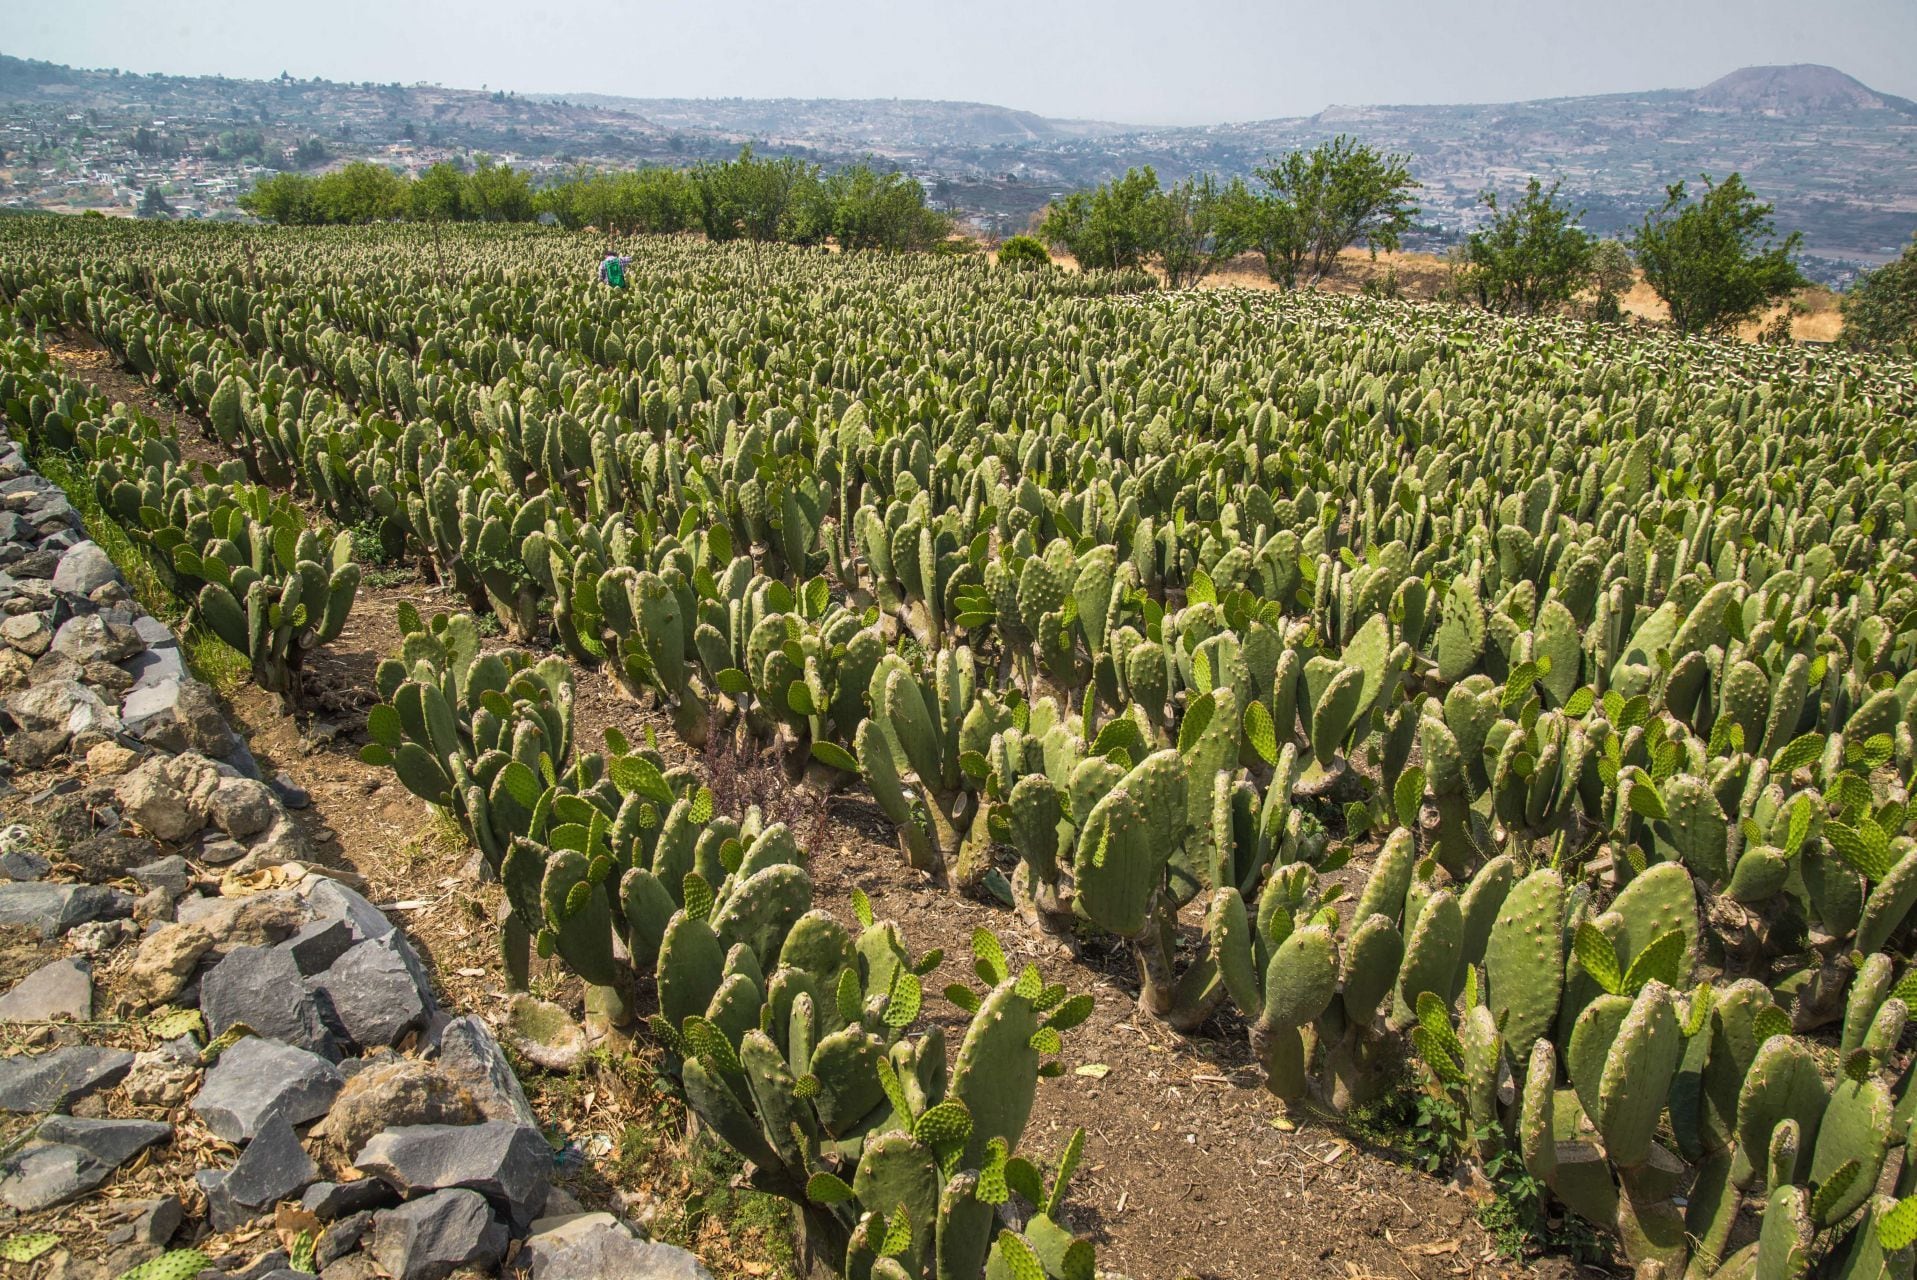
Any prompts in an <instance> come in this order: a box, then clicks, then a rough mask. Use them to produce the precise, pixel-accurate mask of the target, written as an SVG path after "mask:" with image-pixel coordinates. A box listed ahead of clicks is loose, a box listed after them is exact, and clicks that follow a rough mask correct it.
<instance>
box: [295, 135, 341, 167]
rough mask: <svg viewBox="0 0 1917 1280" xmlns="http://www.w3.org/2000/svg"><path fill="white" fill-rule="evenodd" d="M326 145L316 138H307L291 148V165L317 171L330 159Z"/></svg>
mask: <svg viewBox="0 0 1917 1280" xmlns="http://www.w3.org/2000/svg"><path fill="white" fill-rule="evenodd" d="M331 158H332V156H331V153H330V152H328V151H327V150H326V144H325V143H324V142H321V141H320V140H319V139H318V138H307V139H305V140H304V141H302V142H301V143H300V144H299V145H298V146H297V147H294V148H293V164H294V165H295V167H297V168H301V169H317V168H319V167H320V166H321V165H323V164H325V163H326V162H327V161H328V160H329V159H331Z"/></svg>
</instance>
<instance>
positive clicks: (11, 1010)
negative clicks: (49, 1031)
mask: <svg viewBox="0 0 1917 1280" xmlns="http://www.w3.org/2000/svg"><path fill="white" fill-rule="evenodd" d="M92 1016H93V968H92V966H91V965H89V964H87V962H86V961H84V960H81V959H79V958H77V957H74V956H67V957H65V958H63V959H60V960H53V961H50V962H48V963H46V964H43V965H41V966H40V967H39V968H38V969H35V970H34V971H33V972H32V973H30V974H28V975H27V976H26V977H24V978H22V979H20V981H19V982H17V983H15V984H14V987H13V990H11V991H9V992H7V994H6V995H4V996H0V1022H45V1021H48V1020H50V1019H53V1018H73V1019H76V1020H79V1021H85V1020H86V1019H88V1018H91V1017H92Z"/></svg>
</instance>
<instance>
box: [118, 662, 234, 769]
mask: <svg viewBox="0 0 1917 1280" xmlns="http://www.w3.org/2000/svg"><path fill="white" fill-rule="evenodd" d="M125 705H126V716H125V718H126V727H127V732H129V733H131V734H133V735H134V736H136V737H138V738H139V739H140V740H141V741H143V742H150V743H152V744H153V745H155V746H158V747H164V748H166V749H167V750H168V751H199V752H202V753H204V754H206V755H209V756H223V755H225V754H226V753H227V752H229V751H231V750H232V749H233V741H234V738H233V731H232V729H231V728H229V727H228V726H227V723H226V716H225V714H224V713H223V712H221V710H220V700H219V696H218V695H217V694H215V693H214V692H213V690H212V689H211V688H210V687H209V686H207V685H206V684H203V683H202V682H200V681H198V680H195V679H193V678H191V677H190V676H182V677H180V678H178V679H156V680H154V681H153V682H152V683H151V684H149V685H147V686H146V687H145V688H144V689H140V690H137V691H135V692H134V693H133V694H131V695H130V696H129V697H128V698H127V701H126V704H125ZM241 772H245V770H241Z"/></svg>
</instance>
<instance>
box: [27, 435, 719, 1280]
mask: <svg viewBox="0 0 1917 1280" xmlns="http://www.w3.org/2000/svg"><path fill="white" fill-rule="evenodd" d="M0 713H3V714H0V730H4V733H5V748H4V763H0V770H4V774H3V775H0V807H4V808H5V809H7V810H8V811H9V812H10V813H13V814H15V815H16V816H26V814H27V813H30V814H31V816H32V818H33V826H32V827H29V826H26V825H22V824H18V823H16V824H14V825H0V925H13V926H24V927H26V928H28V929H31V930H33V931H37V933H38V935H39V936H40V937H41V938H42V939H43V940H44V941H45V945H46V947H47V949H48V952H49V953H50V954H51V953H55V952H59V954H55V955H54V958H51V959H49V960H48V961H47V962H46V963H45V964H43V965H42V966H41V967H39V968H38V969H36V970H34V971H33V972H31V973H29V974H27V975H26V976H25V977H24V978H22V979H21V980H20V981H18V982H16V983H14V984H13V985H12V987H11V989H10V990H7V991H5V992H4V994H0V1023H11V1024H15V1025H14V1026H13V1027H11V1028H9V1030H10V1032H11V1033H13V1034H11V1035H10V1037H9V1038H10V1040H14V1041H18V1040H24V1041H25V1042H26V1043H28V1044H30V1045H33V1046H35V1047H34V1048H32V1049H29V1050H27V1051H24V1052H18V1053H14V1054H11V1055H10V1056H6V1057H0V1112H8V1113H12V1114H14V1115H16V1116H30V1117H40V1119H39V1120H38V1123H37V1124H35V1125H33V1127H32V1129H31V1132H30V1133H29V1134H27V1136H26V1137H25V1138H24V1140H23V1141H21V1142H20V1143H18V1144H17V1145H14V1146H12V1147H10V1148H9V1151H8V1154H6V1155H5V1156H4V1158H0V1205H4V1206H5V1208H4V1209H0V1234H4V1233H5V1232H6V1231H8V1230H11V1229H12V1228H11V1227H9V1226H8V1225H7V1224H6V1221H5V1220H6V1219H8V1218H13V1219H15V1220H16V1221H18V1223H19V1225H20V1226H21V1227H31V1228H35V1229H47V1228H50V1229H52V1230H54V1231H55V1232H56V1233H57V1232H58V1231H59V1230H60V1226H61V1219H60V1217H59V1213H60V1211H61V1210H62V1209H63V1207H68V1206H79V1205H84V1204H87V1203H90V1201H89V1197H97V1196H98V1195H99V1193H100V1191H101V1189H102V1188H104V1187H106V1186H108V1185H109V1184H110V1183H111V1182H112V1180H113V1179H114V1178H115V1177H116V1176H121V1175H123V1173H124V1172H125V1171H128V1170H129V1169H130V1168H138V1167H141V1166H142V1165H143V1164H144V1163H151V1162H155V1161H166V1160H169V1159H179V1160H184V1159H185V1158H186V1157H185V1156H184V1155H182V1154H179V1153H178V1152H176V1150H175V1139H176V1138H178V1137H180V1136H181V1135H180V1134H179V1132H178V1126H182V1125H191V1126H193V1127H194V1129H195V1132H196V1133H197V1132H198V1131H199V1130H202V1129H203V1130H204V1131H205V1133H206V1134H207V1135H210V1137H211V1139H217V1140H218V1143H223V1144H226V1145H228V1146H230V1147H232V1148H233V1149H234V1154H233V1155H232V1156H231V1157H230V1158H225V1159H221V1160H220V1161H219V1162H218V1163H217V1164H214V1165H211V1166H209V1167H204V1168H200V1169H198V1170H197V1172H195V1173H194V1174H193V1176H192V1180H191V1184H190V1185H191V1190H190V1191H188V1192H186V1193H185V1194H183V1195H182V1196H161V1197H156V1198H151V1199H146V1200H127V1199H119V1200H114V1201H112V1202H111V1204H110V1206H103V1207H110V1210H111V1213H110V1215H109V1218H108V1222H107V1226H106V1230H105V1234H104V1236H103V1237H102V1240H103V1243H104V1246H105V1256H104V1257H103V1258H99V1259H97V1260H96V1259H94V1258H93V1257H91V1256H90V1254H91V1253H92V1252H93V1251H80V1252H79V1253H76V1254H74V1255H73V1256H63V1257H62V1259H61V1263H60V1266H61V1271H60V1273H61V1274H62V1275H63V1276H64V1277H66V1280H93V1278H94V1277H98V1278H99V1280H113V1277H116V1276H118V1275H120V1274H121V1273H122V1272H124V1271H125V1270H127V1269H129V1268H132V1267H134V1266H136V1265H138V1264H139V1263H141V1262H144V1261H146V1260H148V1259H150V1258H154V1257H158V1256H160V1255H161V1254H163V1253H165V1252H166V1251H167V1250H168V1249H169V1248H174V1249H177V1248H180V1247H184V1246H186V1245H189V1244H193V1245H206V1246H208V1247H214V1246H217V1245H218V1244H219V1242H220V1240H221V1239H222V1238H223V1237H226V1236H229V1235H234V1234H236V1233H237V1234H238V1235H240V1236H241V1237H242V1238H244V1237H247V1236H248V1235H249V1234H252V1233H249V1232H248V1231H247V1230H246V1229H248V1228H251V1227H254V1226H268V1225H271V1224H272V1223H273V1222H274V1221H275V1214H276V1212H283V1211H287V1210H297V1212H298V1213H299V1214H301V1215H307V1216H305V1217H301V1218H300V1219H299V1220H301V1221H309V1222H311V1223H313V1224H315V1227H314V1229H313V1233H312V1239H311V1241H310V1242H311V1244H312V1246H313V1259H312V1266H313V1267H314V1268H315V1269H317V1271H318V1273H319V1275H320V1276H322V1277H324V1280H372V1278H373V1277H380V1276H385V1277H393V1278H394V1280H443V1278H444V1277H447V1276H450V1275H452V1274H453V1273H454V1272H455V1271H458V1272H461V1273H462V1274H472V1273H474V1272H475V1271H477V1272H481V1273H499V1272H500V1271H501V1269H502V1268H508V1269H510V1270H512V1271H514V1272H515V1273H519V1274H527V1275H531V1276H533V1277H537V1278H539V1280H574V1278H578V1280H585V1277H589V1276H590V1277H598V1276H608V1277H631V1278H635V1280H648V1278H656V1280H696V1278H701V1277H705V1278H706V1280H709V1277H706V1273H705V1272H704V1270H703V1269H702V1268H700V1266H699V1264H698V1262H697V1260H696V1259H694V1258H693V1257H692V1255H691V1254H688V1253H685V1252H684V1251H682V1250H677V1249H673V1248H671V1247H670V1246H666V1245H662V1244H656V1243H653V1242H650V1241H646V1240H644V1239H643V1238H642V1237H640V1236H639V1235H637V1234H636V1233H635V1232H633V1231H632V1230H631V1229H630V1228H629V1227H627V1226H626V1225H625V1224H624V1223H623V1222H621V1221H620V1220H619V1219H617V1218H615V1217H613V1216H612V1215H610V1214H588V1213H584V1212H582V1211H581V1208H580V1206H579V1205H578V1204H577V1203H576V1202H574V1201H573V1200H572V1199H571V1197H570V1196H568V1195H567V1194H566V1193H565V1192H563V1191H560V1190H556V1189H555V1188H553V1186H552V1174H553V1170H554V1156H553V1151H552V1148H551V1146H550V1145H549V1143H548V1142H547V1139H546V1137H545V1133H544V1131H543V1129H542V1128H541V1126H540V1124H539V1121H538V1118H537V1117H536V1116H535V1114H534V1113H533V1109H532V1107H531V1105H530V1104H529V1102H528V1100H527V1097H526V1094H525V1092H524V1090H523V1089H522V1088H521V1087H520V1084H519V1081H518V1079H517V1078H516V1077H515V1076H514V1074H513V1071H512V1068H511V1066H510V1065H509V1063H508V1062H507V1059H506V1057H505V1055H504V1053H503V1052H502V1051H501V1050H500V1047H499V1045H498V1043H497V1042H496V1041H495V1039H494V1037H493V1035H492V1033H491V1031H490V1030H489V1029H488V1028H487V1026H486V1024H485V1023H484V1022H483V1021H481V1020H480V1019H479V1018H478V1017H476V1016H473V1015H467V1016H464V1017H461V1016H456V1015H455V1014H454V1013H453V1012H452V1011H450V1010H447V1009H444V1008H442V1007H440V1005H439V1004H438V1002H437V1001H436V999H435V996H434V992H433V988H432V983H431V981H430V979H429V976H428V973H427V970H426V967H425V965H424V964H423V963H422V961H421V959H420V956H419V955H418V953H417V952H416V951H415V949H414V947H413V946H412V944H411V943H410V942H409V941H408V940H407V938H406V936H405V935H404V934H403V933H402V932H401V931H400V930H398V929H397V928H396V927H395V926H394V924H393V923H392V921H391V920H389V919H388V918H387V917H386V915H385V914H384V913H383V912H381V911H380V910H379V909H378V908H377V907H376V906H374V904H373V903H371V902H369V901H368V900H367V899H366V898H365V897H364V896H362V895H361V894H360V893H359V892H358V890H357V888H356V887H355V885H356V883H357V881H356V880H355V879H354V878H353V877H351V876H350V875H347V874H344V873H337V872H335V873H328V872H327V871H325V870H323V869H321V868H318V867H315V866H313V865H311V857H310V854H309V851H308V849H307V847H306V843H305V841H304V838H303V837H302V835H301V833H300V830H299V826H298V824H297V822H296V821H295V820H294V818H293V817H292V815H291V814H290V813H289V812H288V802H289V799H290V800H292V801H293V802H295V803H300V804H304V803H305V796H304V793H303V792H300V791H299V790H298V789H297V788H296V787H295V786H293V785H292V784H291V782H290V780H287V779H284V778H281V779H276V780H275V781H274V782H273V783H270V784H269V783H267V782H265V781H263V780H262V779H261V777H260V771H259V769H258V767H257V765H256V764H255V762H254V759H253V757H252V754H251V753H250V752H249V751H248V749H247V747H246V744H245V742H244V741H243V740H241V739H240V738H239V737H238V736H237V735H236V734H234V732H233V731H232V729H231V727H230V726H229V725H228V724H227V722H226V720H225V717H224V715H223V714H222V713H221V710H220V707H219V704H218V700H217V698H216V697H215V696H214V694H213V692H212V690H210V689H209V688H207V687H206V686H205V685H204V684H201V683H200V682H199V681H197V680H194V679H193V678H192V677H191V676H190V675H189V674H188V672H187V669H186V666H185V664H184V662H183V661H182V659H181V655H180V651H179V647H178V643H177V641H176V640H175V638H174V637H173V635H172V634H171V632H169V631H168V629H167V628H166V627H165V626H164V625H163V624H161V623H159V622H157V621H156V620H155V619H153V618H151V617H150V616H148V615H146V614H145V613H143V612H142V611H141V610H140V609H139V607H138V605H137V604H135V603H134V602H133V601H132V599H131V597H130V595H129V593H128V591H127V589H126V585H125V583H124V581H123V580H122V579H121V577H120V576H119V574H118V573H117V571H116V570H115V569H114V566H113V565H112V563H111V562H110V561H109V560H108V559H107V557H106V555H105V554H104V552H102V551H101V550H100V548H99V547H98V546H96V545H95V544H94V543H93V542H91V541H88V540H87V539H86V538H85V536H84V533H83V530H82V527H81V525H80V522H79V518H78V516H77V514H76V513H75V512H74V510H73V508H72V506H71V504H70V503H69V502H68V501H67V499H66V497H65V496H64V495H63V494H62V493H61V492H60V491H59V490H58V489H57V488H54V487H53V486H51V485H50V484H48V483H47V482H46V481H44V480H43V479H41V478H40V477H39V476H37V475H35V474H33V473H31V472H30V471H28V470H27V468H26V464H25V461H24V459H23V458H22V457H21V455H20V453H19V451H18V449H17V448H14V447H13V446H11V445H10V444H8V443H7V442H6V440H5V437H4V436H0ZM29 771H31V772H33V773H35V774H37V775H39V777H38V779H37V783H36V787H37V789H36V791H35V793H34V794H33V795H31V796H27V795H25V794H24V793H23V792H22V791H20V790H17V789H16V788H15V786H14V782H13V779H15V778H18V777H19V776H20V775H21V774H24V773H27V772H29ZM56 771H57V772H59V773H60V775H61V776H59V777H58V778H57V780H53V781H51V782H49V781H48V779H49V778H52V777H53V775H54V774H55V772H56ZM23 810H24V811H25V812H22V811H23ZM0 821H3V820H0ZM42 845H44V846H45V847H40V846H42ZM109 1001H110V1002H111V1003H112V1004H113V1007H112V1008H110V1009H109V1008H105V1007H101V1006H102V1005H103V1004H104V1003H107V1002H109ZM195 1009H197V1011H198V1017H197V1018H195V1017H194V1016H193V1015H192V1013H191V1012H190V1011H191V1010H195ZM109 1016H110V1017H112V1018H114V1019H119V1020H127V1019H139V1020H141V1021H142V1022H143V1023H144V1025H146V1026H147V1027H148V1028H150V1029H153V1030H154V1031H155V1033H156V1035H155V1037H150V1038H149V1040H147V1041H140V1042H137V1043H149V1042H151V1040H152V1039H154V1038H158V1037H165V1038H159V1039H158V1043H157V1044H155V1045H154V1047H151V1048H145V1049H142V1050H140V1051H134V1050H131V1049H127V1048H123V1047H115V1046H114V1045H113V1044H111V1043H96V1042H95V1041H100V1040H107V1041H111V1040H112V1039H113V1038H114V1037H113V1036H112V1035H111V1034H110V1033H108V1031H107V1024H105V1023H95V1022H93V1021H92V1020H93V1019H96V1018H105V1017H109ZM122 1025H123V1023H122ZM128 1042H129V1041H127V1040H125V1039H124V1038H123V1039H122V1041H121V1043H128ZM128 1111H139V1112H141V1113H143V1117H148V1116H165V1117H166V1118H165V1119H159V1118H124V1117H125V1115H126V1113H127V1112H128ZM203 1149H204V1150H205V1151H209V1152H211V1151H219V1150H221V1148H220V1146H218V1145H217V1144H214V1145H210V1146H206V1147H204V1148H203ZM200 1158H201V1159H204V1157H200ZM87 1221H88V1222H90V1223H91V1222H97V1221H99V1218H98V1216H97V1215H96V1216H94V1217H90V1218H88V1219H87ZM257 1238H260V1239H263V1240H267V1241H271V1240H274V1239H275V1238H276V1237H275V1236H274V1235H273V1234H272V1233H271V1232H266V1233H263V1234H259V1235H258V1236H257ZM291 1261H292V1260H291V1257H290V1255H289V1254H287V1253H285V1252H282V1251H274V1252H269V1253H267V1254H265V1255H261V1256H252V1257H249V1256H246V1255H244V1254H234V1255H231V1256H226V1257H217V1258H215V1267H214V1274H217V1275H220V1276H247V1277H259V1276H268V1275H276V1274H279V1273H285V1274H298V1273H295V1272H291V1271H290V1270H289V1268H290V1267H291ZM203 1274H204V1273H203Z"/></svg>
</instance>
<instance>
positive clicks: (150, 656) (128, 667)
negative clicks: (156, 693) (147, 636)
mask: <svg viewBox="0 0 1917 1280" xmlns="http://www.w3.org/2000/svg"><path fill="white" fill-rule="evenodd" d="M120 669H121V670H122V671H124V672H126V673H127V674H128V675H129V676H132V677H133V685H132V688H131V689H129V690H128V695H129V697H130V696H131V695H132V694H135V693H139V692H141V691H142V690H145V689H151V688H153V687H154V686H155V685H157V684H160V683H161V682H162V681H166V680H171V681H172V682H173V683H174V684H176V685H177V684H179V683H180V681H182V680H185V679H186V678H187V671H186V659H185V658H184V657H182V656H181V654H180V647H179V646H178V645H177V644H174V643H173V642H172V641H171V640H170V639H169V640H168V641H166V642H165V643H163V644H154V643H153V642H152V641H150V640H149V641H148V642H147V647H146V648H144V649H142V650H141V651H140V652H138V653H136V654H134V655H133V656H132V657H131V658H128V659H127V660H126V661H124V662H122V663H121V664H120ZM126 716H127V712H126V708H125V707H122V708H121V709H120V718H121V719H122V720H124V719H126Z"/></svg>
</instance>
